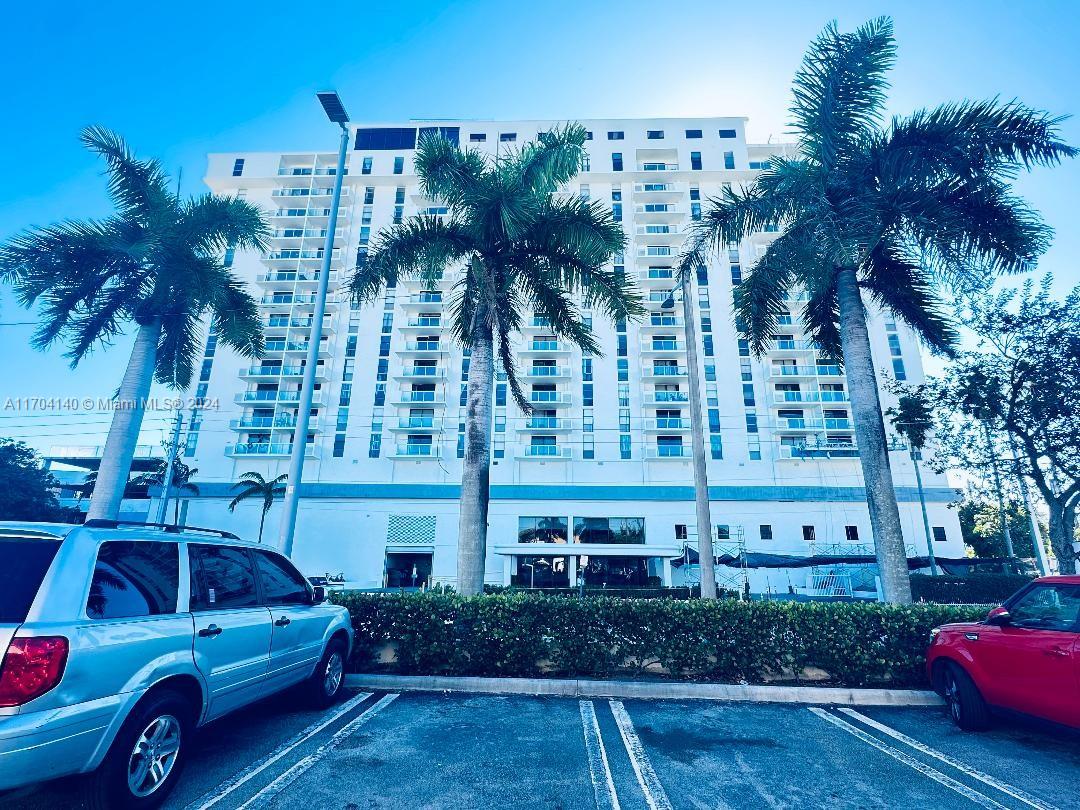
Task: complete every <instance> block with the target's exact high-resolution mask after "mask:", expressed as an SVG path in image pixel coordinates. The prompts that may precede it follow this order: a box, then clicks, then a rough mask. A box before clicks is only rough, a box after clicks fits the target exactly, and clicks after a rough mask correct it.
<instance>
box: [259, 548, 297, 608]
mask: <svg viewBox="0 0 1080 810" xmlns="http://www.w3.org/2000/svg"><path fill="white" fill-rule="evenodd" d="M255 564H256V566H257V567H258V569H259V580H260V581H261V582H262V593H263V604H264V605H310V604H311V590H310V588H309V586H308V582H307V580H306V579H304V577H303V575H302V574H301V573H300V572H299V571H297V570H296V568H294V567H293V565H292V563H290V562H289V561H288V560H286V559H285V558H284V557H282V556H281V555H279V554H274V553H273V552H270V551H256V552H255Z"/></svg>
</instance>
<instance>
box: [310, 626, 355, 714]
mask: <svg viewBox="0 0 1080 810" xmlns="http://www.w3.org/2000/svg"><path fill="white" fill-rule="evenodd" d="M344 682H345V644H344V642H342V641H341V639H336V638H335V639H332V640H331V641H330V643H329V644H327V645H326V649H325V650H324V651H323V654H322V658H320V659H319V663H318V665H317V666H316V667H315V671H314V672H313V673H311V677H310V678H308V680H307V683H306V684H305V687H306V691H307V696H308V699H309V700H310V702H311V703H313V704H314V705H315V706H318V707H324V706H329V705H330V704H331V703H333V702H334V701H335V700H337V697H338V695H339V694H341V687H342V684H344Z"/></svg>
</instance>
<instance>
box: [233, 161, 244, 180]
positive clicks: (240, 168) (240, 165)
mask: <svg viewBox="0 0 1080 810" xmlns="http://www.w3.org/2000/svg"><path fill="white" fill-rule="evenodd" d="M243 174H244V158H237V159H236V160H234V161H233V165H232V176H233V177H240V176H242V175H243Z"/></svg>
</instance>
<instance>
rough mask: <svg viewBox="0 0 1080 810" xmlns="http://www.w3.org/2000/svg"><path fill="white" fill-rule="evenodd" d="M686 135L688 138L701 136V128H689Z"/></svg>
mask: <svg viewBox="0 0 1080 810" xmlns="http://www.w3.org/2000/svg"><path fill="white" fill-rule="evenodd" d="M686 137H687V138H688V139H692V138H700V137H701V130H700V129H688V130H686Z"/></svg>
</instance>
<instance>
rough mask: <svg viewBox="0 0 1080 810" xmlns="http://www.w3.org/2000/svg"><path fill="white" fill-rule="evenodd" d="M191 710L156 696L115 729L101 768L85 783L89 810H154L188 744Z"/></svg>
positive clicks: (168, 695) (171, 696)
mask: <svg viewBox="0 0 1080 810" xmlns="http://www.w3.org/2000/svg"><path fill="white" fill-rule="evenodd" d="M191 715H192V709H191V706H190V704H189V703H188V701H187V700H185V699H184V698H183V696H181V695H179V694H177V693H176V692H172V691H162V692H159V693H157V694H155V695H153V696H152V697H150V699H148V700H146V701H144V702H143V703H140V704H139V705H137V706H136V707H135V709H134V710H133V711H132V712H131V714H130V715H129V716H128V718H127V720H125V721H124V724H123V725H122V726H121V727H120V731H119V732H118V733H117V735H116V739H115V740H113V744H112V747H110V748H109V753H108V754H106V755H105V760H104V762H102V763H101V767H100V768H98V770H97V771H96V772H95V773H94V774H93V775H92V776H91V777H90V780H89V783H88V785H87V802H88V803H89V805H90V807H91V808H94V810H104V809H105V808H115V807H121V808H139V810H142V808H151V807H157V806H158V805H159V804H161V802H162V801H164V799H165V797H166V796H168V795H169V792H170V791H171V790H172V789H173V787H174V786H175V785H176V782H177V780H178V779H179V777H180V771H181V770H182V769H183V765H184V760H185V758H186V757H187V746H188V744H189V743H190V737H191V731H192V722H191Z"/></svg>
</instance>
